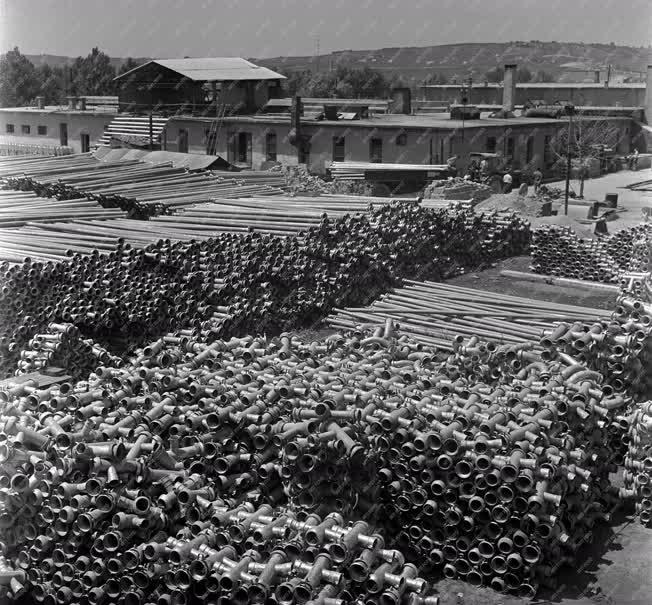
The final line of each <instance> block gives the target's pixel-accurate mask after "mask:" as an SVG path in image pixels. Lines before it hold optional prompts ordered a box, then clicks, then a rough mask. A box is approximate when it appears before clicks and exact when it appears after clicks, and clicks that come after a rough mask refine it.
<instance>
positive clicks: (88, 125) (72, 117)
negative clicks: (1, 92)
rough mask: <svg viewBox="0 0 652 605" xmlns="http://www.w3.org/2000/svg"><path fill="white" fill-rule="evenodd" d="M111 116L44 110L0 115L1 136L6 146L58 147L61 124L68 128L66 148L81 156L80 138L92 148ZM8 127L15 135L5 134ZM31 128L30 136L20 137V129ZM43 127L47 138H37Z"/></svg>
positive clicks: (4, 111) (10, 112) (8, 112)
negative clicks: (86, 140)
mask: <svg viewBox="0 0 652 605" xmlns="http://www.w3.org/2000/svg"><path fill="white" fill-rule="evenodd" d="M113 117H114V116H113V115H112V114H108V113H106V114H103V113H91V112H85V113H79V112H77V113H75V112H64V111H62V112H59V111H57V112H52V111H46V110H36V109H25V110H22V111H7V110H2V111H0V136H2V137H3V140H5V142H12V143H21V144H26V145H59V144H60V140H59V127H60V124H67V127H68V146H69V147H72V148H73V150H74V151H75V153H81V150H82V148H81V135H82V134H87V135H89V138H90V145H91V147H92V146H93V145H95V144H97V141H98V140H99V139H100V137H101V136H102V134H103V132H104V127H105V126H108V124H109V123H110V122H111V120H112V119H113ZM7 124H13V125H14V133H13V134H9V133H7ZM23 125H26V126H29V127H30V134H23V133H22V126H23ZM39 126H45V127H46V129H47V132H46V134H41V135H40V134H38V127H39Z"/></svg>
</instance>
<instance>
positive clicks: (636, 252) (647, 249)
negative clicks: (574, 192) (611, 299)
mask: <svg viewBox="0 0 652 605" xmlns="http://www.w3.org/2000/svg"><path fill="white" fill-rule="evenodd" d="M531 254H532V265H531V267H530V268H531V269H532V271H534V272H535V273H544V274H548V275H554V276H559V277H570V278H576V279H584V280H592V281H599V282H611V283H617V282H618V281H619V279H620V277H621V275H622V274H623V273H625V272H627V271H649V270H650V268H651V267H652V265H651V264H650V261H651V259H652V224H649V223H642V224H640V225H636V226H633V227H629V228H627V229H622V230H620V231H617V232H616V233H614V234H613V235H610V236H605V237H602V238H600V239H589V240H586V239H582V238H580V237H578V236H577V235H576V234H575V232H574V231H573V230H572V229H570V228H569V227H560V226H557V225H543V226H541V227H538V228H536V229H534V230H533V231H532V247H531Z"/></svg>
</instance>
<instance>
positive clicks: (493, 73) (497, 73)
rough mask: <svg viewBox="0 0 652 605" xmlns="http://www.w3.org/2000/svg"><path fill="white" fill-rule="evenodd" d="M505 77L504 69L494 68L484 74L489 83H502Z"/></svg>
mask: <svg viewBox="0 0 652 605" xmlns="http://www.w3.org/2000/svg"><path fill="white" fill-rule="evenodd" d="M504 76H505V70H504V69H503V68H502V67H494V68H493V69H490V70H489V71H488V72H486V73H485V74H484V77H485V79H486V80H487V82H494V83H496V84H497V83H498V82H502V81H503V78H504Z"/></svg>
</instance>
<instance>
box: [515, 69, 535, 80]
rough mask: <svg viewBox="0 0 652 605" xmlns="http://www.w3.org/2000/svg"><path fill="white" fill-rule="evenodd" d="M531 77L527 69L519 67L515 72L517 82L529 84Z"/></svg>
mask: <svg viewBox="0 0 652 605" xmlns="http://www.w3.org/2000/svg"><path fill="white" fill-rule="evenodd" d="M533 77H534V76H533V74H532V72H531V71H530V70H529V69H528V68H527V67H519V68H518V69H517V70H516V81H517V82H531V81H532V78H533Z"/></svg>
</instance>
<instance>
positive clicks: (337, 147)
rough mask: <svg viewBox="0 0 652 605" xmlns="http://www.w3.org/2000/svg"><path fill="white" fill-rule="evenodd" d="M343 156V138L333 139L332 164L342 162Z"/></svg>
mask: <svg viewBox="0 0 652 605" xmlns="http://www.w3.org/2000/svg"><path fill="white" fill-rule="evenodd" d="M344 155H345V154H344V137H333V162H343V161H344Z"/></svg>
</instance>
